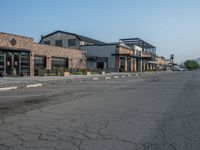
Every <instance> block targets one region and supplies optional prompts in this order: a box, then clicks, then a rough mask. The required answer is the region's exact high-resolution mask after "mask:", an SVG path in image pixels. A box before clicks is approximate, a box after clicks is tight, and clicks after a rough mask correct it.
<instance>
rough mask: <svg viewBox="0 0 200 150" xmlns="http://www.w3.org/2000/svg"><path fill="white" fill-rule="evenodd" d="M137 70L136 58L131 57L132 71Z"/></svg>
mask: <svg viewBox="0 0 200 150" xmlns="http://www.w3.org/2000/svg"><path fill="white" fill-rule="evenodd" d="M133 71H135V60H134V59H133V58H131V72H133Z"/></svg>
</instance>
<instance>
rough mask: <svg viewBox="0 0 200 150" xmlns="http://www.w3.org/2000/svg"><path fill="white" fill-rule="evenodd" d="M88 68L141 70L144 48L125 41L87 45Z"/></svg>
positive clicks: (85, 50) (115, 70)
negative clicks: (130, 44)
mask: <svg viewBox="0 0 200 150" xmlns="http://www.w3.org/2000/svg"><path fill="white" fill-rule="evenodd" d="M81 50H82V51H84V52H86V54H87V68H97V69H107V70H109V71H114V72H123V71H141V70H142V62H141V55H142V49H141V48H140V47H138V46H135V45H134V46H132V47H130V46H128V45H126V44H125V43H124V42H123V41H119V42H117V43H110V44H104V45H85V46H81Z"/></svg>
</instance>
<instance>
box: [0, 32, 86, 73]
mask: <svg viewBox="0 0 200 150" xmlns="http://www.w3.org/2000/svg"><path fill="white" fill-rule="evenodd" d="M84 67H85V54H84V53H83V52H81V51H80V50H77V49H69V48H61V47H55V46H51V45H44V44H38V43H35V42H34V41H33V38H30V37H24V36H19V35H13V34H9V33H0V75H2V74H7V75H8V76H24V75H30V76H34V75H37V72H38V71H39V70H41V69H47V70H51V69H56V68H84Z"/></svg>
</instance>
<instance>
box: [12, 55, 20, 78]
mask: <svg viewBox="0 0 200 150" xmlns="http://www.w3.org/2000/svg"><path fill="white" fill-rule="evenodd" d="M13 60H14V63H13V74H12V75H13V76H18V75H19V53H14V54H13Z"/></svg>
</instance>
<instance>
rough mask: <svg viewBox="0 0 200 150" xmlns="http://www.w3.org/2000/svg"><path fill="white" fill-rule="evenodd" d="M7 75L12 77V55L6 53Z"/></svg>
mask: <svg viewBox="0 0 200 150" xmlns="http://www.w3.org/2000/svg"><path fill="white" fill-rule="evenodd" d="M6 73H7V75H9V76H11V75H12V53H11V52H7V53H6Z"/></svg>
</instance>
